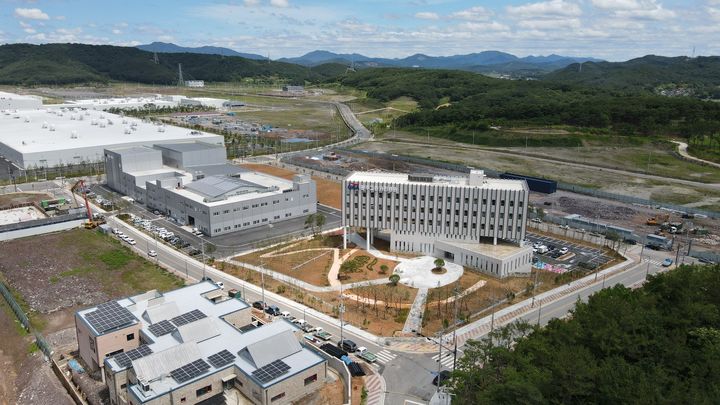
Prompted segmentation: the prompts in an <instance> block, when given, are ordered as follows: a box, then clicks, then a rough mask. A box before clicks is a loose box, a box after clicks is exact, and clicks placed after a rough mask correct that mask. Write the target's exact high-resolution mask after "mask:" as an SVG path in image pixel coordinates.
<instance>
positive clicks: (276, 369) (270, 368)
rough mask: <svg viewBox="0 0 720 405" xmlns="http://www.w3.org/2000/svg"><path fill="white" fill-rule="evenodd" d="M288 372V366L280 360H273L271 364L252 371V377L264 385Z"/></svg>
mask: <svg viewBox="0 0 720 405" xmlns="http://www.w3.org/2000/svg"><path fill="white" fill-rule="evenodd" d="M288 371H290V366H288V365H287V364H285V362H284V361H282V360H275V361H273V362H272V363H270V364H268V365H265V366H263V367H260V368H259V369H257V370H255V371H253V372H252V375H253V376H255V378H257V379H258V380H260V382H261V383H263V384H265V383H267V382H270V381H272V380H274V379H276V378H278V377H280V376H281V375H283V374H286V373H287V372H288Z"/></svg>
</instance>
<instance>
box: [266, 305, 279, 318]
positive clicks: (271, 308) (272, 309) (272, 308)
mask: <svg viewBox="0 0 720 405" xmlns="http://www.w3.org/2000/svg"><path fill="white" fill-rule="evenodd" d="M265 313H267V314H270V315H272V316H280V308H278V307H277V305H268V306H267V308H265Z"/></svg>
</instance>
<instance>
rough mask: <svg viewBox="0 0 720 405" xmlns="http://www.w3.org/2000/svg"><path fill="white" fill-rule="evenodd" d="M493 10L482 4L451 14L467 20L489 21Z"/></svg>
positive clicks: (453, 16) (452, 16)
mask: <svg viewBox="0 0 720 405" xmlns="http://www.w3.org/2000/svg"><path fill="white" fill-rule="evenodd" d="M492 15H493V12H492V11H490V10H488V9H486V8H485V7H482V6H477V7H471V8H468V9H466V10H461V11H456V12H454V13H452V14H450V17H451V18H456V19H458V20H467V21H487V20H488V19H489V18H490V17H491V16H492Z"/></svg>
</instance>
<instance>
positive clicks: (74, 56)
mask: <svg viewBox="0 0 720 405" xmlns="http://www.w3.org/2000/svg"><path fill="white" fill-rule="evenodd" d="M158 56H159V58H158V63H155V61H154V58H153V53H152V52H146V51H142V50H140V49H137V48H130V47H120V46H109V45H84V44H46V45H30V44H11V45H3V46H0V84H22V85H36V84H70V83H85V82H101V83H106V82H110V81H126V82H137V83H155V84H172V83H176V82H177V80H178V73H177V72H178V64H182V70H183V77H184V79H185V80H189V79H198V80H205V81H209V82H225V81H233V80H240V79H242V78H245V77H254V78H283V79H287V80H288V81H290V82H291V83H303V82H304V81H306V80H310V81H318V80H323V79H327V78H330V77H334V76H337V75H338V74H340V73H342V72H344V71H345V70H346V68H345V66H341V65H320V66H317V67H312V68H309V67H305V66H299V65H295V64H292V63H284V62H273V61H259V60H251V59H246V58H242V57H236V56H223V55H203V54H197V53H163V54H158Z"/></svg>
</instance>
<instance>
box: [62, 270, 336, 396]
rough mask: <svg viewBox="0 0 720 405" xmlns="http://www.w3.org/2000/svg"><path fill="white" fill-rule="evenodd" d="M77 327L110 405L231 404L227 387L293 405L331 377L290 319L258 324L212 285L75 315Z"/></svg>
mask: <svg viewBox="0 0 720 405" xmlns="http://www.w3.org/2000/svg"><path fill="white" fill-rule="evenodd" d="M75 327H76V334H77V341H78V349H79V353H80V357H81V358H82V359H83V361H84V362H85V363H86V365H87V366H88V367H89V368H90V369H91V370H97V369H101V370H102V375H103V379H104V381H105V384H106V385H107V387H108V394H109V397H110V403H111V404H113V405H127V404H131V405H140V404H181V403H182V404H197V403H224V399H223V397H224V395H225V393H226V392H228V391H234V393H235V394H236V395H237V394H238V393H239V394H240V398H239V399H240V400H241V401H242V402H241V403H251V404H257V405H265V404H273V405H279V404H290V403H293V402H294V401H297V400H299V399H301V398H302V397H304V396H306V395H308V394H310V393H313V392H315V391H317V390H318V389H320V388H321V387H322V386H323V385H324V384H325V381H326V380H327V365H328V363H327V360H325V358H324V357H323V356H322V355H321V354H320V353H318V351H317V350H316V349H314V348H312V347H310V346H306V345H305V344H304V343H303V342H302V339H303V337H302V331H301V330H300V329H298V328H297V327H296V326H294V325H292V324H291V323H290V322H288V321H286V320H284V319H277V320H275V321H274V322H272V323H269V324H266V325H263V326H262V327H254V325H253V324H252V316H251V309H250V306H249V305H248V304H247V303H246V302H245V301H243V300H241V299H239V298H231V297H229V296H228V293H226V292H224V291H223V290H222V289H220V288H218V287H217V286H216V285H215V284H213V283H211V282H207V281H205V282H201V283H198V284H195V285H192V286H188V287H184V288H181V289H177V290H173V291H169V292H167V293H164V294H163V293H159V292H157V291H154V290H153V291H149V292H147V293H144V294H140V295H137V296H133V297H129V298H124V299H120V300H117V301H109V302H107V303H104V304H101V305H98V306H97V307H93V308H88V309H84V310H81V311H78V312H77V313H76V314H75ZM236 397H237V396H236ZM242 397H244V398H242ZM205 401H208V402H205ZM213 401H220V402H213Z"/></svg>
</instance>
